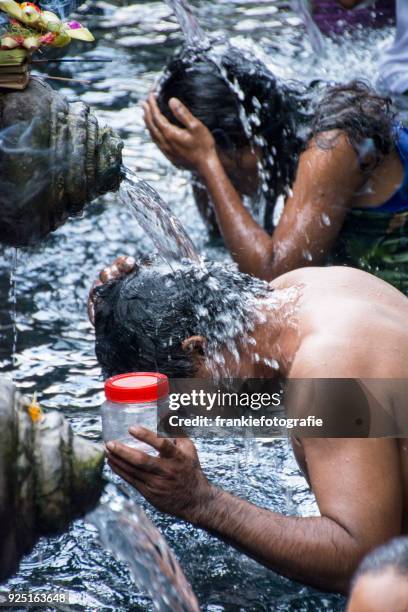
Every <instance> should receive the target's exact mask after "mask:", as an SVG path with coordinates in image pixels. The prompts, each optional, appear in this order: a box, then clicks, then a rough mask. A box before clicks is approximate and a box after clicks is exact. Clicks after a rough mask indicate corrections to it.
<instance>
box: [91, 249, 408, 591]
mask: <svg viewBox="0 0 408 612" xmlns="http://www.w3.org/2000/svg"><path fill="white" fill-rule="evenodd" d="M122 264H123V262H121V260H117V261H116V262H115V266H114V269H113V272H112V270H111V269H109V268H108V269H107V270H105V271H104V272H103V273H102V280H103V278H112V277H118V276H121V275H123V274H124V273H126V270H125V265H123V267H122ZM126 265H127V264H126ZM271 289H273V290H274V291H273V292H271V299H273V300H274V305H275V306H274V309H273V310H270V309H269V308H268V307H267V306H266V305H265V315H266V321H265V323H262V324H258V325H257V327H256V328H255V330H254V333H253V335H254V337H255V339H256V342H257V343H256V352H257V353H258V354H259V356H260V361H261V363H262V360H263V359H268V360H270V359H276V360H277V361H278V362H279V364H280V372H279V374H280V375H281V376H283V377H284V378H287V379H298V378H307V379H319V378H330V377H332V378H364V379H370V378H371V379H378V378H385V379H389V384H387V383H385V385H384V397H382V398H380V399H381V401H382V403H383V405H385V407H386V408H393V409H394V408H395V407H396V406H397V407H401V408H402V409H405V405H406V397H405V396H404V397H402V398H401V397H399V395H398V394H396V393H395V392H394V389H393V384H392V383H393V379H395V378H402V379H408V328H407V324H406V322H407V320H408V300H407V299H406V298H405V297H404V296H403V295H402V294H401V293H400V292H398V291H397V290H396V289H394V288H392V287H391V286H390V285H388V284H387V283H384V282H383V281H381V280H379V279H377V278H375V277H373V276H371V275H369V274H367V273H364V272H361V271H358V270H354V269H351V268H344V267H340V268H336V267H333V268H303V269H300V270H297V271H294V272H290V273H288V274H286V275H284V276H282V277H280V278H278V279H276V280H275V281H274V282H273V283H271ZM182 348H184V350H186V351H189V354H190V355H192V357H193V359H194V360H195V361H196V367H197V374H196V375H197V376H201V377H207V376H209V375H210V372H209V371H208V370H207V369H206V367H205V365H204V361H203V356H202V355H203V351H204V353H205V338H202V337H200V336H195V337H191V338H186V339H185V340H184V341H183V343H182ZM254 350H255V349H254V347H253V346H252V345H250V344H246V346H245V348H243V349H242V350H241V353H240V362H239V364H238V365H235V366H234V364H235V361H234V360H233V359H232V358H231V357H230V356H229V354H228V352H227V351H225V358H226V360H229V363H230V366H231V368H232V369H231V371H232V376H233V377H236V378H245V377H250V378H258V377H273V376H276V372H275V371H274V370H273V369H271V368H269V367H267V366H266V365H260V363H259V362H258V363H256V362H255V360H254V358H253V355H252V354H251V353H252V352H253V351H254ZM373 356H376V357H378V358H373ZM321 399H322V404H323V405H326V406H330V405H331V403H332V401H333V398H332V397H330V395H329V394H328V395H327V396H326V397H323V398H321ZM336 399H337V398H336ZM305 401H307V400H305ZM289 408H290V407H289ZM132 435H134V436H135V437H137V438H138V439H140V440H143V441H145V442H147V443H148V444H150V445H151V446H153V447H154V448H155V449H157V450H158V451H159V456H158V457H157V458H154V457H149V456H147V455H146V454H144V453H142V452H139V451H137V450H135V449H131V448H128V447H126V446H124V445H122V444H120V443H118V442H114V443H109V444H108V461H109V464H110V466H111V467H112V469H113V470H114V471H115V472H116V473H117V474H119V475H120V476H122V477H123V478H124V479H125V480H127V481H128V482H129V483H130V484H132V485H133V486H135V487H136V488H137V489H138V490H139V491H140V492H141V493H142V495H144V496H145V498H146V499H147V500H148V501H150V502H151V503H152V504H153V505H154V506H156V507H157V508H158V509H159V510H162V511H163V512H166V513H169V514H172V515H174V516H177V517H180V518H182V519H184V520H187V521H190V522H191V523H193V524H194V525H197V526H199V527H201V528H204V529H206V530H208V531H209V532H211V533H214V534H215V535H217V536H218V537H220V538H221V539H223V540H225V541H227V542H229V543H230V544H232V545H233V546H235V547H237V548H238V549H240V550H242V551H243V552H245V553H246V554H247V555H249V556H252V557H254V558H255V559H256V560H258V561H259V562H261V563H263V564H265V565H266V566H268V567H270V568H272V569H273V570H275V571H277V572H279V573H282V574H284V575H286V576H289V577H290V578H292V579H295V580H299V581H301V582H304V583H307V584H311V585H313V586H316V587H319V588H322V589H327V590H336V591H341V592H347V589H348V586H349V582H350V579H351V577H352V575H353V573H354V571H355V569H356V568H357V565H358V564H359V562H360V561H361V559H362V558H363V556H364V555H365V554H366V553H367V552H368V551H370V550H372V549H373V548H375V547H376V546H378V545H380V544H382V543H384V542H386V541H387V540H389V539H390V538H392V537H394V536H397V535H400V534H401V533H407V531H408V439H399V440H396V439H392V438H378V439H376V438H371V439H362V438H360V439H358V438H353V439H350V438H331V439H330V438H325V439H324V438H320V439H319V438H303V439H302V440H300V441H299V444H298V445H297V449H296V455H297V457H298V459H299V461H300V463H301V466H302V467H303V468H304V470H305V472H306V475H307V478H308V481H309V483H310V486H311V488H312V489H313V492H314V494H315V497H316V501H317V504H318V507H319V510H320V516H319V517H310V518H301V517H290V516H282V515H280V514H278V513H275V512H271V511H269V510H266V509H264V508H259V507H257V506H254V505H252V504H250V503H248V502H246V501H245V500H243V499H240V498H238V497H234V496H233V495H231V494H230V493H227V492H226V491H223V490H221V489H219V488H217V487H216V486H215V485H213V484H211V483H210V482H209V481H208V480H207V478H206V476H205V475H204V474H203V472H202V470H201V467H200V463H199V459H198V456H197V452H196V449H195V447H194V444H193V443H192V442H191V441H190V440H187V439H185V440H184V439H180V440H177V443H173V441H171V440H169V439H159V438H157V437H156V435H155V434H154V433H152V432H149V431H148V430H145V429H141V428H138V429H134V430H132Z"/></svg>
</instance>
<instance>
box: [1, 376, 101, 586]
mask: <svg viewBox="0 0 408 612" xmlns="http://www.w3.org/2000/svg"><path fill="white" fill-rule="evenodd" d="M103 462H104V453H103V450H102V448H101V447H100V446H99V445H98V444H93V443H91V442H89V441H87V440H85V439H83V438H80V437H78V436H76V435H75V434H74V433H73V431H72V429H71V427H70V425H69V423H68V422H67V421H66V420H65V419H64V417H63V416H62V415H61V414H59V413H57V412H50V413H47V414H46V415H40V416H37V417H34V416H33V413H32V412H31V409H30V405H29V401H28V400H27V399H26V398H24V397H22V396H21V395H20V394H19V393H18V392H17V391H16V389H15V387H14V385H13V384H12V383H11V382H9V381H7V380H6V379H0V582H1V581H3V580H5V579H6V578H7V577H9V576H10V575H11V574H13V573H14V572H15V571H16V570H17V568H18V564H19V560H20V559H21V557H22V556H23V555H24V554H26V553H28V552H29V551H30V550H31V549H32V547H33V546H34V544H35V543H36V542H37V540H38V538H40V537H41V536H43V535H56V534H58V533H61V532H63V531H64V530H65V529H67V527H68V525H69V524H70V522H71V521H72V520H74V519H76V518H78V517H80V516H83V515H84V514H85V513H86V512H88V511H89V510H91V509H93V508H94V507H95V505H96V504H97V502H98V500H99V497H100V495H101V493H102V489H103V480H102V468H103Z"/></svg>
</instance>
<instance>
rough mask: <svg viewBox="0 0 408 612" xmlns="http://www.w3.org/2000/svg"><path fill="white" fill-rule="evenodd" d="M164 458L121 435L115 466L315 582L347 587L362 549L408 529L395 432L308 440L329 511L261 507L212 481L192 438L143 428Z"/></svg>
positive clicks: (148, 491) (147, 492)
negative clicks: (288, 512)
mask: <svg viewBox="0 0 408 612" xmlns="http://www.w3.org/2000/svg"><path fill="white" fill-rule="evenodd" d="M133 435H135V437H137V438H138V439H140V440H143V441H145V442H147V443H149V444H151V445H152V446H154V447H155V448H156V449H157V450H159V452H160V456H159V457H158V458H154V457H148V456H147V455H145V453H141V452H139V451H136V450H135V449H131V448H128V447H125V446H124V445H122V444H120V443H117V442H115V444H114V447H110V445H108V451H109V452H108V460H109V464H110V465H111V467H112V468H113V469H114V471H115V472H116V473H117V474H119V475H120V476H122V477H123V478H125V479H126V480H127V481H128V482H129V483H130V484H132V485H133V486H135V487H136V488H137V489H138V490H139V491H140V492H141V493H142V495H144V497H146V499H147V500H148V501H150V502H151V503H152V504H153V505H155V506H156V507H157V508H159V509H160V510H162V511H164V512H167V513H169V514H173V515H175V516H179V517H180V518H183V519H185V520H187V521H189V522H191V523H193V524H195V525H197V526H199V527H202V528H204V529H206V530H208V531H210V532H211V533H213V534H215V535H217V536H218V537H220V538H221V539H223V540H225V541H227V542H229V543H230V544H232V545H233V546H235V547H236V548H238V549H239V550H241V551H243V552H244V553H246V554H247V555H249V556H251V557H253V558H254V559H256V560H257V561H259V562H260V563H263V564H264V565H266V566H268V567H270V568H271V569H273V570H275V571H277V572H279V573H281V574H284V575H286V576H288V577H290V578H292V579H295V580H299V581H301V582H304V583H307V584H310V585H312V586H315V587H318V588H322V589H327V590H336V591H342V592H345V591H346V590H347V588H348V584H349V581H350V578H351V576H352V574H353V572H354V570H355V569H356V567H357V565H358V563H359V562H360V561H361V559H362V557H363V556H364V555H365V554H366V553H367V551H368V550H370V549H371V548H373V547H375V546H377V545H379V544H381V543H383V542H385V541H386V540H387V539H389V538H391V537H393V536H396V535H398V534H400V529H401V514H402V510H401V506H402V501H401V492H400V472H399V462H398V454H397V449H396V445H395V442H394V441H393V440H376V439H371V440H370V439H367V440H349V439H336V440H334V439H309V440H303V446H304V451H305V456H306V462H307V465H308V471H309V478H310V482H311V485H312V488H313V491H314V494H315V496H316V500H317V503H318V506H319V509H320V513H321V516H320V517H309V518H301V517H290V516H283V515H281V514H278V513H276V512H271V511H270V510H267V509H264V508H259V507H257V506H255V505H253V504H251V503H249V502H247V501H245V500H243V499H240V498H238V497H235V496H234V495H231V494H230V493H227V492H225V491H222V490H220V489H218V488H217V487H215V486H213V485H211V484H210V483H209V482H208V481H207V479H206V478H205V476H204V474H203V473H202V471H201V468H200V464H199V461H198V457H197V454H196V451H195V448H194V445H193V444H192V442H191V441H189V440H177V445H174V444H172V443H171V442H170V440H168V439H159V438H156V436H154V434H153V433H152V432H148V431H147V430H143V429H141V428H138V429H137V430H136V431H134V432H133Z"/></svg>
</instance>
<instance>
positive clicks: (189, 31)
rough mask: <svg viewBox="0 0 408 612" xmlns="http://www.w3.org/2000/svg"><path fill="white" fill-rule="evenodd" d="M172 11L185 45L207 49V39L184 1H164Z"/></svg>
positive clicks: (208, 43)
mask: <svg viewBox="0 0 408 612" xmlns="http://www.w3.org/2000/svg"><path fill="white" fill-rule="evenodd" d="M166 2H167V4H168V5H169V7H170V8H171V10H172V11H173V13H174V15H175V17H176V19H177V21H178V23H179V25H180V28H181V31H182V32H183V36H184V39H185V41H186V43H187V45H190V46H191V47H195V48H208V47H209V45H210V41H209V38H208V36H207V34H206V33H205V32H204V30H203V29H202V28H201V26H200V25H199V23H198V21H197V19H196V18H195V16H194V15H193V13H192V11H191V7H190V6H189V4H188V3H187V2H186V0H166Z"/></svg>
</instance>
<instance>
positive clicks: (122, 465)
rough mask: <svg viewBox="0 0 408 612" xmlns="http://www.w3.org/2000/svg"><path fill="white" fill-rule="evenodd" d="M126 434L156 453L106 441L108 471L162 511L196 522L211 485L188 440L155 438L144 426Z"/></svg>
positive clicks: (132, 428) (208, 496) (211, 488)
mask: <svg viewBox="0 0 408 612" xmlns="http://www.w3.org/2000/svg"><path fill="white" fill-rule="evenodd" d="M129 433H130V434H131V435H132V436H133V437H134V438H136V439H137V440H140V441H141V442H145V443H146V444H149V445H150V446H152V447H153V448H155V449H156V450H157V451H158V452H159V455H158V456H157V457H153V456H151V455H148V454H147V453H144V452H142V451H139V450H137V449H135V448H131V447H130V446H126V445H125V444H122V443H121V442H117V441H113V442H108V443H107V445H106V447H107V459H108V464H109V466H110V467H111V468H112V470H113V471H114V472H115V473H116V474H118V475H119V476H121V477H122V478H123V479H124V480H126V482H128V483H129V484H130V485H132V486H133V487H135V488H136V489H137V490H138V491H139V492H140V493H141V494H142V495H143V497H145V498H146V499H147V501H149V502H150V503H151V504H152V505H153V506H155V507H156V508H158V509H159V510H161V511H162V512H166V513H167V514H172V515H173V516H177V517H179V518H182V519H184V520H187V521H190V522H192V523H194V522H196V521H197V520H198V517H199V515H200V512H201V511H203V510H204V509H205V508H206V504H207V502H208V500H209V498H210V497H211V496H212V494H213V490H214V487H213V486H212V485H211V484H210V483H209V481H208V480H207V478H206V477H205V475H204V473H203V471H202V469H201V465H200V461H199V459H198V455H197V451H196V448H195V446H194V444H193V443H192V442H191V440H190V439H188V438H178V439H177V440H175V441H173V440H172V439H170V438H159V437H157V436H156V434H155V433H153V432H152V431H150V430H149V429H146V428H145V427H131V428H130V429H129Z"/></svg>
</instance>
